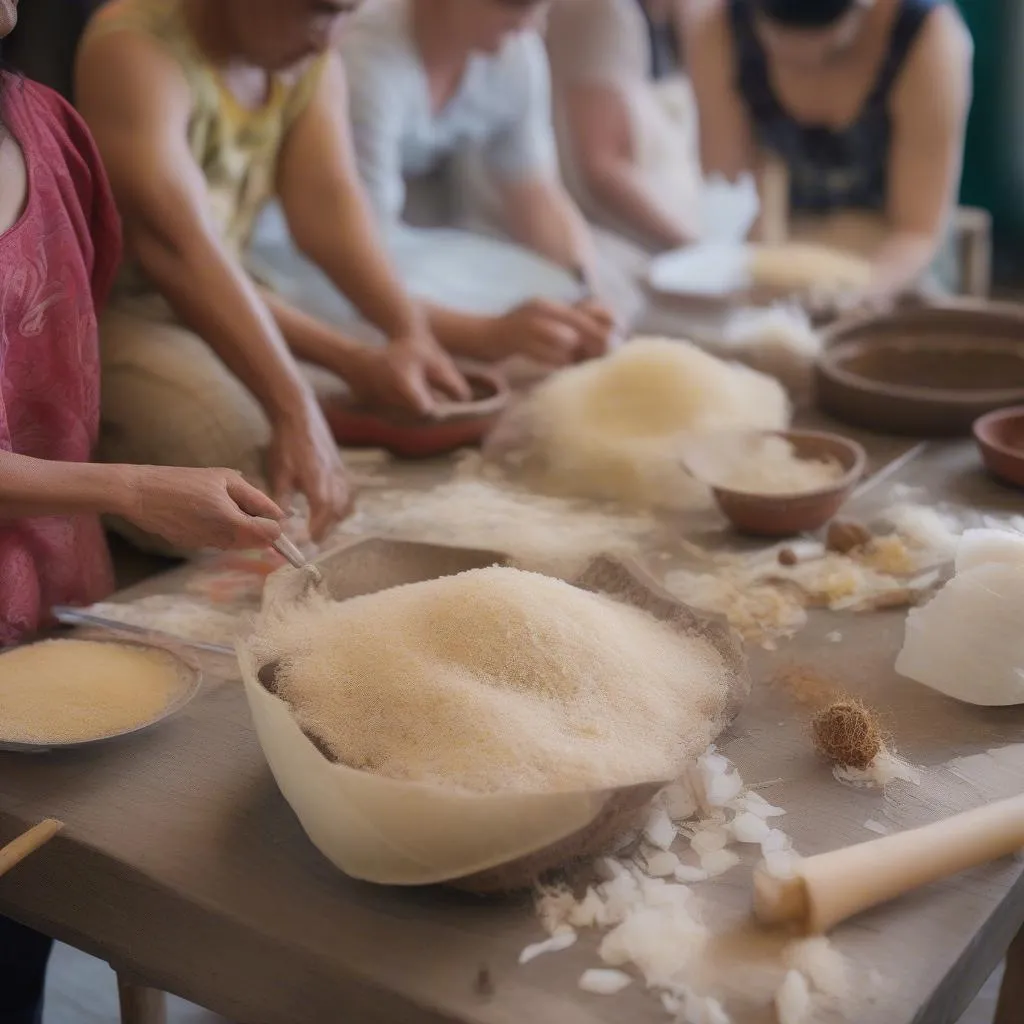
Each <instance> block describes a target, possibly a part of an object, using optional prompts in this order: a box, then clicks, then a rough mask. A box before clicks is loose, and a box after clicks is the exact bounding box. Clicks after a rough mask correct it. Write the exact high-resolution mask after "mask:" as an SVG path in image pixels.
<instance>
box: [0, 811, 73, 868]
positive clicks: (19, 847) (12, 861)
mask: <svg viewBox="0 0 1024 1024" xmlns="http://www.w3.org/2000/svg"><path fill="white" fill-rule="evenodd" d="M63 827H64V825H63V824H62V823H61V822H59V821H57V820H56V819H54V818H47V819H46V821H41V822H40V823H39V824H38V825H36V826H35V827H34V828H30V829H29V830H28V831H27V832H24V833H22V834H21V835H20V836H18V838H17V839H15V840H13V841H12V842H9V843H8V844H7V845H6V846H3V847H0V875H4V874H6V872H8V871H10V870H11V868H13V867H14V866H15V865H16V864H20V863H21V862H22V861H23V860H24V859H25V858H26V857H27V856H28V855H29V854H31V853H35V852H36V850H38V849H39V847H40V846H42V845H43V844H44V843H48V842H49V841H50V840H51V839H52V838H53V837H54V836H55V835H56V834H57V833H58V832H59V831H60V830H61V829H62V828H63Z"/></svg>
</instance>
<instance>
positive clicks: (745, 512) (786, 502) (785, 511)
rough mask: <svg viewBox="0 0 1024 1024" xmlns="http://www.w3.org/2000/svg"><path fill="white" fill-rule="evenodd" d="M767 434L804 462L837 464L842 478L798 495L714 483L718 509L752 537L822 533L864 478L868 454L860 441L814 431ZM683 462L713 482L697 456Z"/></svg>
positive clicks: (739, 529) (692, 470)
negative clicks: (780, 439) (784, 442)
mask: <svg viewBox="0 0 1024 1024" xmlns="http://www.w3.org/2000/svg"><path fill="white" fill-rule="evenodd" d="M766 433H768V434H770V435H772V436H775V437H784V438H785V439H786V440H787V441H789V443H790V444H791V445H792V446H793V449H794V451H795V452H796V454H797V456H798V457H799V458H801V459H808V460H810V459H835V460H836V461H837V462H838V463H839V464H840V465H841V466H842V467H843V470H844V472H843V476H842V477H841V478H840V479H839V480H837V481H836V482H835V483H834V484H832V485H830V486H829V487H826V488H823V489H821V490H817V491H801V492H799V493H797V494H751V493H748V492H745V491H736V490H732V489H731V488H728V487H721V486H716V485H715V484H714V483H713V482H711V483H710V487H711V493H712V494H713V495H714V496H715V501H716V502H717V503H718V507H719V508H720V509H721V510H722V514H723V515H724V516H725V517H726V518H727V519H728V520H729V522H730V523H732V525H733V526H734V527H735V529H737V530H738V531H739V532H740V533H745V534H748V535H749V536H752V537H793V536H796V535H797V534H800V533H808V532H810V531H812V530H817V529H819V528H820V527H822V526H824V525H825V524H826V523H827V522H829V521H830V520H831V519H833V518H834V517H835V515H836V513H837V512H838V511H839V510H840V509H841V508H842V507H843V504H844V503H845V502H846V500H847V498H849V497H850V494H851V493H852V491H853V489H854V487H856V486H857V483H858V481H859V480H860V478H861V477H862V476H863V474H864V469H865V467H866V466H867V454H866V453H865V451H864V449H863V448H862V447H861V446H860V445H859V444H857V442H856V441H851V440H849V439H848V438H845V437H841V436H840V435H839V434H827V433H823V432H818V431H812V430H772V431H767V432H766ZM684 461H686V463H687V466H688V467H689V469H690V471H691V472H692V473H693V474H694V476H696V477H698V478H702V479H705V480H710V474H706V473H703V472H701V466H700V461H701V460H700V457H699V455H697V454H696V452H694V451H692V452H691V454H690V456H689V457H684Z"/></svg>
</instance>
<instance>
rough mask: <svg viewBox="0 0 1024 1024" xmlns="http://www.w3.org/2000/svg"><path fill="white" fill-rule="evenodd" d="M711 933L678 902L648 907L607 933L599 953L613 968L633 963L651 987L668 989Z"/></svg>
mask: <svg viewBox="0 0 1024 1024" xmlns="http://www.w3.org/2000/svg"><path fill="white" fill-rule="evenodd" d="M677 888H681V887H677ZM707 935H708V933H707V929H706V928H705V927H704V926H703V925H702V924H700V923H699V922H698V921H697V920H695V919H694V918H693V917H692V916H691V915H690V914H688V913H687V912H686V911H685V909H684V908H681V907H679V906H678V905H672V904H666V905H662V906H654V907H646V906H645V907H641V908H639V909H637V910H634V911H633V912H631V913H630V914H629V915H628V916H627V917H626V919H625V920H624V921H623V922H622V923H621V924H620V925H619V926H618V927H616V928H614V929H613V930H612V931H610V932H608V934H607V935H605V937H604V939H603V940H602V942H601V945H600V947H599V949H598V955H599V956H600V957H601V959H602V960H603V961H604V962H605V963H606V964H608V965H609V966H610V967H623V966H625V965H626V964H633V965H634V966H636V967H637V968H638V969H639V971H640V972H641V973H642V974H643V976H644V979H645V980H646V982H647V984H648V985H649V986H651V987H655V988H664V987H668V986H669V985H670V984H671V982H672V980H673V979H674V978H675V977H676V976H677V975H678V974H679V973H680V971H683V970H685V969H686V967H687V966H688V965H689V964H690V962H691V961H692V960H693V959H694V958H695V957H696V956H697V954H698V953H699V952H700V951H701V949H702V948H703V947H704V944H705V943H706V941H707Z"/></svg>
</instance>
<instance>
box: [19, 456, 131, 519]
mask: <svg viewBox="0 0 1024 1024" xmlns="http://www.w3.org/2000/svg"><path fill="white" fill-rule="evenodd" d="M131 493H132V483H131V469H130V467H126V466H108V465H99V464H95V463H79V462H50V461H48V460H46V459H33V458H30V457H29V456H27V455H17V454H15V453H14V452H6V451H5V452H0V518H4V519H19V518H25V517H29V516H67V515H89V514H91V515H99V514H104V513H112V514H119V515H123V514H125V512H126V511H127V509H128V508H129V507H130V505H131Z"/></svg>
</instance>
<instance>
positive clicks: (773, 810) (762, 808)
mask: <svg viewBox="0 0 1024 1024" xmlns="http://www.w3.org/2000/svg"><path fill="white" fill-rule="evenodd" d="M732 806H733V807H734V808H735V809H736V810H737V811H749V812H750V813H751V814H756V815H757V816H758V817H759V818H765V819H767V818H781V817H782V815H784V814H785V813H786V812H785V811H784V810H783V809H782V808H781V807H775V806H774V805H773V804H770V803H768V801H767V800H765V798H764V797H763V796H761V794H760V793H755V792H754V791H753V790H750V789H748V790H747V791H746V793H744V794H743V795H742V796H741V797H739V798H737V799H736V800H734V801H733V802H732Z"/></svg>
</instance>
